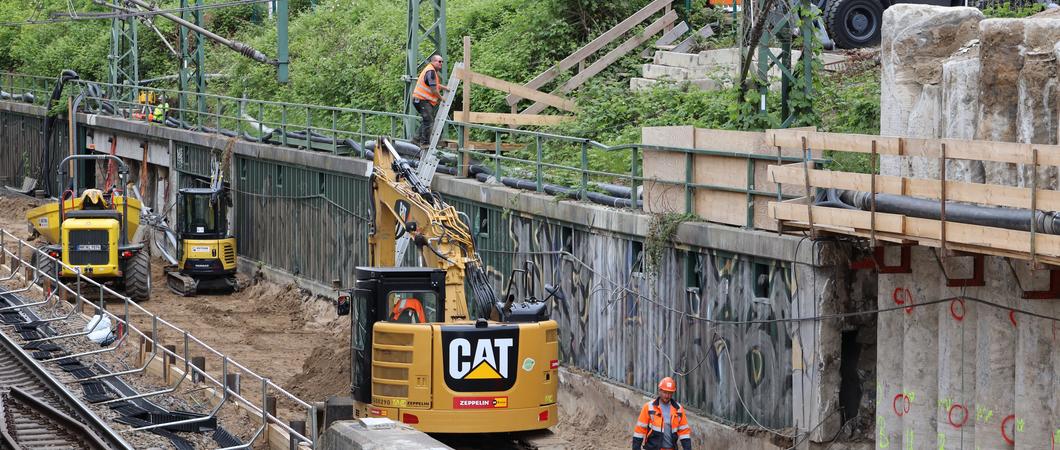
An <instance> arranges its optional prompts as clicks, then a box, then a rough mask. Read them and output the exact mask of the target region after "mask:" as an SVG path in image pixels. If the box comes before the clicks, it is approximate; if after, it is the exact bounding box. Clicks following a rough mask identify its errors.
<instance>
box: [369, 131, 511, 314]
mask: <svg viewBox="0 0 1060 450" xmlns="http://www.w3.org/2000/svg"><path fill="white" fill-rule="evenodd" d="M374 163H375V168H374V170H373V172H372V181H371V186H372V206H373V214H374V220H373V224H372V230H371V232H370V234H369V237H368V249H369V254H370V256H371V265H372V266H375V267H380V266H383V267H389V266H398V265H401V264H400V261H396V260H395V252H396V248H397V245H396V242H397V239H398V238H399V237H400V236H401V235H402V234H405V233H408V234H409V235H410V237H411V238H412V242H413V243H415V244H416V246H417V247H418V248H419V249H420V254H421V255H422V256H423V260H424V263H425V265H426V266H427V267H432V268H437V269H441V270H443V271H445V274H446V277H445V285H446V304H445V321H446V322H452V321H458V320H468V319H471V318H472V317H471V316H470V315H469V314H468V310H467V304H468V302H467V300H468V298H467V292H466V290H465V287H464V280H465V279H467V280H468V284H470V285H471V286H472V289H474V291H475V294H476V298H475V299H474V300H476V304H478V305H479V307H480V309H481V308H488V307H491V306H492V305H493V304H494V303H495V302H496V300H497V299H496V295H495V294H494V293H493V290H492V288H490V287H489V286H488V282H487V281H486V279H485V276H484V275H483V274H482V271H481V267H482V264H481V261H479V259H478V254H477V253H476V252H475V242H474V239H472V237H471V231H470V230H469V229H468V225H467V223H465V222H464V221H463V220H461V219H460V213H459V212H457V210H456V208H454V207H452V206H450V205H447V204H445V202H443V201H442V199H441V198H440V197H439V196H437V195H435V194H434V193H432V192H431V190H430V187H428V186H426V185H425V184H424V183H422V182H421V181H420V179H419V177H418V176H417V175H416V171H415V170H414V169H413V168H412V166H411V165H410V164H409V162H408V161H406V160H405V159H403V158H401V156H400V155H398V153H397V151H396V150H395V149H394V147H393V145H392V144H391V143H390V141H389V140H387V139H382V142H381V143H380V145H377V146H376V151H375V155H374ZM480 297H486V298H480ZM487 312H488V310H486V311H480V312H479V313H480V314H486V313H487Z"/></svg>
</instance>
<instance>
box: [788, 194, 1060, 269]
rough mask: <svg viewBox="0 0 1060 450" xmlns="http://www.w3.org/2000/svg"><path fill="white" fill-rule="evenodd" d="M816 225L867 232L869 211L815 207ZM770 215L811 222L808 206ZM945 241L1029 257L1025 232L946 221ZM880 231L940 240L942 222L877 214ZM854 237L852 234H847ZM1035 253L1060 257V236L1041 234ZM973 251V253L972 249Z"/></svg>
mask: <svg viewBox="0 0 1060 450" xmlns="http://www.w3.org/2000/svg"><path fill="white" fill-rule="evenodd" d="M812 208H813V215H814V226H823V225H827V226H829V227H832V228H836V229H837V230H839V231H838V232H841V233H843V232H844V231H843V230H844V229H846V230H867V229H868V227H869V224H870V222H871V217H870V216H871V213H870V212H868V211H861V210H852V209H839V208H827V207H822V206H814V207H812ZM769 214H770V216H771V217H773V218H775V219H777V220H785V221H793V222H803V223H805V222H808V220H807V219H808V217H807V216H808V215H807V208H806V205H800V204H794V203H778V202H770V203H769ZM822 216H823V217H822ZM945 226H946V242H947V245H949V244H950V243H960V244H966V245H969V246H973V247H981V248H986V249H994V250H1004V251H1008V252H1014V253H1016V254H1019V255H1025V256H1024V258H1027V257H1029V253H1030V241H1031V234H1030V233H1029V232H1026V231H1019V230H1010V229H1006V228H996V227H987V226H982V225H972V224H966V223H958V222H948V221H947V222H946V223H945ZM876 227H877V228H876V229H877V231H878V232H882V233H891V234H895V235H900V236H905V237H908V238H910V239H914V240H928V241H940V239H941V234H942V233H941V232H942V222H940V221H938V220H933V219H921V218H917V217H908V216H902V215H897V214H882V213H876ZM847 234H852V233H847ZM1035 247H1036V250H1037V252H1039V253H1040V254H1042V255H1047V256H1051V257H1054V258H1055V257H1060V236H1058V235H1055V234H1042V233H1038V234H1037V236H1036V245H1035ZM973 251H974V250H973Z"/></svg>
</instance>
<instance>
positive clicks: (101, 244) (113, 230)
mask: <svg viewBox="0 0 1060 450" xmlns="http://www.w3.org/2000/svg"><path fill="white" fill-rule="evenodd" d="M79 160H97V161H104V160H111V161H114V162H115V164H117V166H118V174H119V178H120V180H121V185H120V186H122V187H124V186H126V182H127V179H128V174H129V168H128V167H127V166H126V165H125V163H124V162H122V161H121V159H119V158H117V157H115V156H112V155H73V156H68V157H67V158H65V159H63V161H62V162H61V163H59V170H58V178H59V182H58V183H59V186H58V187H59V189H58V190H57V191H56V192H61V193H62V194H61V195H60V200H59V201H56V202H54V203H49V204H46V205H42V206H38V207H36V208H33V209H31V210H29V211H28V212H26V220H27V221H29V223H30V225H31V226H32V227H33V229H35V230H36V231H37V233H39V234H40V235H41V236H42V237H43V238H44V239H45V241H47V244H45V245H43V246H41V247H40V250H41V251H43V252H44V253H46V254H47V255H49V256H51V257H52V258H55V260H59V261H62V262H63V264H62V265H59V266H60V267H58V268H56V267H55V265H56V264H55V260H53V259H51V258H44V257H39V256H38V255H34V256H36V258H35V263H36V265H37V268H39V269H40V270H41V271H42V272H45V273H48V274H50V275H52V276H56V275H58V277H57V278H59V279H62V278H68V277H73V276H75V275H76V273H75V272H74V271H77V272H80V273H81V274H83V275H85V276H87V277H89V278H92V279H94V280H96V281H99V282H108V283H111V284H113V285H115V286H120V287H122V288H123V289H124V291H125V294H126V295H128V296H129V297H131V298H132V299H133V300H136V301H143V300H148V299H149V298H150V297H151V259H150V256H149V255H148V253H147V249H146V248H145V246H144V244H142V243H135V244H134V243H131V242H130V241H132V239H133V236H134V235H135V234H136V229H137V228H138V227H139V225H140V208H141V204H140V201H139V200H137V199H135V198H132V197H129V196H127V195H125V194H124V193H122V192H121V191H120V190H116V189H114V188H109V189H108V190H107V191H106V192H104V191H101V190H99V189H85V190H84V191H82V192H80V193H78V192H77V188H76V187H73V188H68V189H64V187H63V178H64V175H65V170H64V169H65V167H66V166H67V165H68V164H67V163H69V162H71V161H79Z"/></svg>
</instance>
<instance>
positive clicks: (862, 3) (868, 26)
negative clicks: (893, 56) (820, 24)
mask: <svg viewBox="0 0 1060 450" xmlns="http://www.w3.org/2000/svg"><path fill="white" fill-rule="evenodd" d="M824 20H825V26H827V27H828V34H829V35H830V36H831V37H832V40H833V41H835V45H836V47H839V48H860V47H868V46H870V45H876V44H879V43H880V29H881V28H882V25H883V5H882V4H880V0H830V1H829V2H828V5H827V6H826V7H825V12H824Z"/></svg>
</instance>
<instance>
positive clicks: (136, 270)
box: [125, 249, 151, 302]
mask: <svg viewBox="0 0 1060 450" xmlns="http://www.w3.org/2000/svg"><path fill="white" fill-rule="evenodd" d="M125 295H128V296H129V297H130V298H132V299H133V300H134V301H137V302H142V301H146V300H150V299H151V257H150V256H149V255H148V254H147V250H146V249H144V250H140V251H138V252H136V254H135V255H133V257H132V258H130V259H129V261H128V262H126V263H125Z"/></svg>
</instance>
